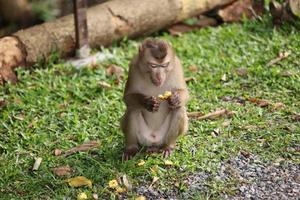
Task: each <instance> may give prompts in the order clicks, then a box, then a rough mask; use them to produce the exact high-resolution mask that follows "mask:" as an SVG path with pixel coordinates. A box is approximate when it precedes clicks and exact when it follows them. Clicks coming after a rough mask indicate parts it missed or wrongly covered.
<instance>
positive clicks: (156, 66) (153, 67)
mask: <svg viewBox="0 0 300 200" xmlns="http://www.w3.org/2000/svg"><path fill="white" fill-rule="evenodd" d="M147 65H148V66H147V67H148V69H149V72H150V73H149V74H150V79H151V82H152V83H153V84H154V85H155V86H157V87H161V86H162V85H163V84H164V82H165V81H166V78H167V75H168V72H169V70H170V66H169V65H170V62H163V63H157V62H153V61H152V62H148V63H147Z"/></svg>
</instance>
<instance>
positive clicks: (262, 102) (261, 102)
mask: <svg viewBox="0 0 300 200" xmlns="http://www.w3.org/2000/svg"><path fill="white" fill-rule="evenodd" d="M248 100H249V101H250V102H251V103H254V104H256V105H257V106H259V107H266V106H269V105H270V101H268V100H265V99H256V98H249V99H248Z"/></svg>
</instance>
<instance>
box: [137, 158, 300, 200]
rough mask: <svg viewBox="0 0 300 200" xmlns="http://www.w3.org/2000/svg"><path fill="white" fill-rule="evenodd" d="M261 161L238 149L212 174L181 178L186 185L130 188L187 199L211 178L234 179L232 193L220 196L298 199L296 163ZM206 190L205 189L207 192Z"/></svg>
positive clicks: (299, 169)
mask: <svg viewBox="0 0 300 200" xmlns="http://www.w3.org/2000/svg"><path fill="white" fill-rule="evenodd" d="M282 161H283V160H280V159H279V160H277V161H275V163H270V162H263V161H261V159H260V158H259V157H258V156H254V155H251V154H244V153H241V154H240V155H238V156H237V157H235V158H233V159H230V160H227V161H224V162H222V163H221V165H220V168H219V170H218V172H217V173H216V174H211V173H207V172H204V171H197V172H195V173H192V174H190V175H188V176H187V177H186V178H185V180H182V181H183V182H184V183H185V184H186V185H187V189H186V190H185V191H184V192H180V191H178V189H177V188H176V187H174V188H172V189H170V190H168V191H163V190H159V189H154V188H152V187H150V188H149V187H148V186H139V187H136V188H135V189H134V191H135V192H136V193H137V194H139V195H143V196H145V197H146V198H147V199H149V200H152V199H153V200H154V199H188V198H189V197H193V196H194V194H196V193H197V194H199V193H200V194H204V195H205V194H206V193H207V191H208V190H211V188H210V187H209V186H208V184H207V183H208V182H210V181H211V180H215V181H221V182H223V183H225V184H226V183H227V182H230V181H231V182H232V181H233V180H234V181H235V182H234V183H235V186H234V187H235V193H234V195H232V194H231V195H230V194H227V193H225V192H224V193H223V194H221V198H222V199H232V200H239V199H243V200H244V199H272V200H276V199H280V200H284V199H289V200H293V199H295V200H298V199H300V165H297V164H291V163H284V162H282ZM208 194H209V193H208Z"/></svg>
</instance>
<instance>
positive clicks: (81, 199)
mask: <svg viewBox="0 0 300 200" xmlns="http://www.w3.org/2000/svg"><path fill="white" fill-rule="evenodd" d="M85 199H88V196H87V195H86V194H85V193H84V192H81V193H79V194H78V195H77V200H85Z"/></svg>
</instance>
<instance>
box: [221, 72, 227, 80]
mask: <svg viewBox="0 0 300 200" xmlns="http://www.w3.org/2000/svg"><path fill="white" fill-rule="evenodd" d="M221 81H224V82H225V81H227V75H226V74H223V76H222V77H221Z"/></svg>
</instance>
